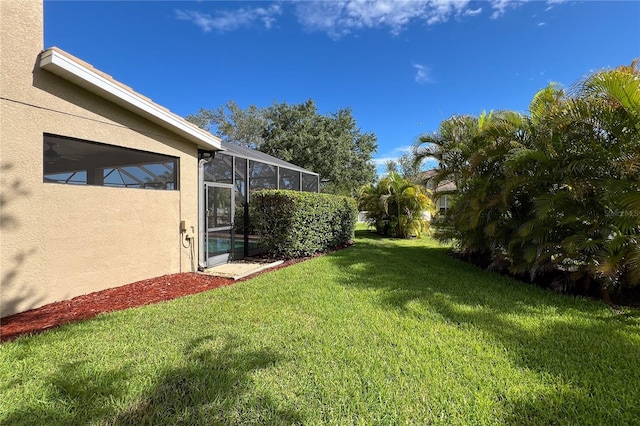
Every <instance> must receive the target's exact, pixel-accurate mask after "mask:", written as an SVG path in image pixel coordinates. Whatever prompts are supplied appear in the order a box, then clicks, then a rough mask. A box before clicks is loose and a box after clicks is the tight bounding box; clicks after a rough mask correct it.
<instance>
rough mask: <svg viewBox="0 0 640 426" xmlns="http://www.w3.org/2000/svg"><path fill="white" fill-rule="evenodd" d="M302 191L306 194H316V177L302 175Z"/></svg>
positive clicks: (307, 174)
mask: <svg viewBox="0 0 640 426" xmlns="http://www.w3.org/2000/svg"><path fill="white" fill-rule="evenodd" d="M302 190H303V191H307V192H318V176H317V175H312V174H309V173H303V174H302Z"/></svg>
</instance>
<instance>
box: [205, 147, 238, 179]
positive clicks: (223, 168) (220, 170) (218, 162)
mask: <svg viewBox="0 0 640 426" xmlns="http://www.w3.org/2000/svg"><path fill="white" fill-rule="evenodd" d="M204 180H206V181H208V182H217V183H233V157H232V156H230V155H226V154H221V153H217V154H216V156H215V157H214V158H213V159H212V160H211V161H209V162H208V163H207V164H206V165H205V166H204Z"/></svg>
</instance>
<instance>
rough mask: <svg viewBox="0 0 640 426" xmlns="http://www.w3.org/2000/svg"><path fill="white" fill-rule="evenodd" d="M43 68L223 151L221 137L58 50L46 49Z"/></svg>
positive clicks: (180, 133) (187, 137) (190, 138)
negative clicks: (191, 123) (195, 125)
mask: <svg viewBox="0 0 640 426" xmlns="http://www.w3.org/2000/svg"><path fill="white" fill-rule="evenodd" d="M40 68H42V69H45V70H47V71H49V72H52V73H53V74H56V75H58V76H60V77H62V78H64V79H65V80H69V81H71V82H72V83H74V84H77V85H78V86H80V87H83V88H84V89H87V90H89V91H90V92H93V93H95V94H97V95H99V96H100V97H103V98H105V99H107V100H109V101H111V102H113V103H115V104H117V105H120V106H121V107H123V108H125V109H128V110H129V111H132V112H134V113H136V114H138V115H140V116H142V117H144V118H146V119H148V120H149V121H152V122H154V123H156V124H158V125H160V126H162V127H164V128H165V129H168V130H170V131H172V132H174V133H176V134H178V135H180V136H182V137H184V138H186V139H188V140H190V141H191V142H193V143H195V144H197V145H198V147H200V148H202V149H206V150H212V151H220V150H223V148H222V144H221V142H220V139H218V138H217V137H215V136H213V135H211V134H209V133H207V132H205V131H203V130H200V129H197V128H195V127H193V126H191V125H190V124H188V123H187V122H185V121H184V120H183V119H181V118H179V117H178V116H175V115H174V114H172V113H169V112H167V111H165V110H164V109H162V108H160V107H159V106H158V105H156V104H154V103H153V102H149V101H148V100H146V99H143V98H142V97H140V96H138V95H136V94H135V93H133V92H131V91H129V90H126V89H124V88H123V87H120V86H119V85H118V84H116V83H114V82H113V81H111V80H109V79H107V78H105V77H103V76H102V75H100V74H98V73H96V72H94V71H92V70H91V69H89V68H86V67H84V66H82V65H81V64H78V63H77V62H75V61H73V60H72V59H70V58H68V57H66V56H65V55H63V54H61V53H60V52H57V51H55V50H52V49H49V50H47V51H45V52H44V53H43V54H42V55H41V58H40Z"/></svg>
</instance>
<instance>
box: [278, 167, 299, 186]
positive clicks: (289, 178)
mask: <svg viewBox="0 0 640 426" xmlns="http://www.w3.org/2000/svg"><path fill="white" fill-rule="evenodd" d="M280 189H292V190H294V191H300V172H297V171H295V170H290V169H285V168H284V167H280Z"/></svg>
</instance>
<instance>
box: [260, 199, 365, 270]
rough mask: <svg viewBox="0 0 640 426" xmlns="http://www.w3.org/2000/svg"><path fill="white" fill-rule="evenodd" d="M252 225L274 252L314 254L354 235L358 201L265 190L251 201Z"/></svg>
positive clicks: (289, 255)
mask: <svg viewBox="0 0 640 426" xmlns="http://www.w3.org/2000/svg"><path fill="white" fill-rule="evenodd" d="M251 210H252V215H251V216H252V217H251V221H252V225H253V226H254V227H255V230H256V232H257V233H258V234H259V235H260V237H261V243H262V244H264V246H265V248H266V249H267V250H268V251H269V253H270V254H271V255H274V256H277V257H282V258H296V257H304V256H310V255H312V254H315V253H320V252H326V251H328V250H331V249H333V248H336V247H339V246H341V245H344V244H347V243H348V242H349V241H350V240H352V239H353V237H354V231H355V224H356V220H357V216H358V208H357V205H356V202H355V200H354V199H353V198H351V197H342V196H336V195H330V194H318V193H315V192H298V191H287V190H271V189H269V190H262V191H258V192H256V193H255V194H254V195H253V197H252V200H251Z"/></svg>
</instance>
